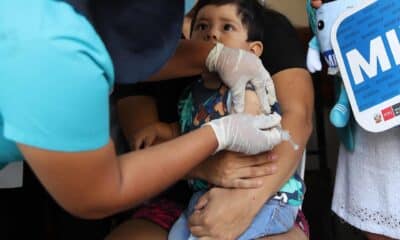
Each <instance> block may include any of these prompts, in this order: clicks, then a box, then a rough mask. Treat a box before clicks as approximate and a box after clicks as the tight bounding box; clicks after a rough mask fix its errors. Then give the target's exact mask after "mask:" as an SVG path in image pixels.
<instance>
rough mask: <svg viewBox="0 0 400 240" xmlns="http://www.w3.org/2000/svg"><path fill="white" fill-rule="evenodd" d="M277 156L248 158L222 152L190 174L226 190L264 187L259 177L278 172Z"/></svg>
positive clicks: (265, 155)
mask: <svg viewBox="0 0 400 240" xmlns="http://www.w3.org/2000/svg"><path fill="white" fill-rule="evenodd" d="M276 159H277V156H276V155H273V154H272V153H261V154H258V155H253V156H248V155H244V154H241V153H236V152H229V151H222V152H219V153H217V154H215V155H213V156H211V157H210V158H209V159H207V160H206V161H204V162H202V163H201V164H200V165H198V166H197V167H196V168H195V169H193V170H192V172H191V173H190V177H195V178H200V179H203V180H206V181H207V182H209V183H212V184H214V185H216V186H221V187H224V188H255V187H260V186H261V185H262V181H261V180H260V178H259V177H262V176H265V175H271V174H273V173H275V172H276V164H275V162H276Z"/></svg>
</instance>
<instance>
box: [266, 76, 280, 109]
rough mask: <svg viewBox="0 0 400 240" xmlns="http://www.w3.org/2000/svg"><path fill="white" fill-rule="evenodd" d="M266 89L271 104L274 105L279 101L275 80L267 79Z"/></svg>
mask: <svg viewBox="0 0 400 240" xmlns="http://www.w3.org/2000/svg"><path fill="white" fill-rule="evenodd" d="M265 89H266V92H267V95H268V101H269V105H270V106H273V105H274V104H275V103H277V102H278V100H277V98H276V91H275V85H274V82H273V81H272V78H270V79H268V80H267V82H266V84H265Z"/></svg>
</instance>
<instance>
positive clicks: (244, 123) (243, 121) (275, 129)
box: [203, 113, 282, 154]
mask: <svg viewBox="0 0 400 240" xmlns="http://www.w3.org/2000/svg"><path fill="white" fill-rule="evenodd" d="M280 122H281V117H280V116H279V114H277V113H273V114H269V115H263V114H261V115H257V116H253V115H250V114H246V113H236V114H231V115H228V116H225V117H222V118H219V119H214V120H212V121H211V122H208V123H206V124H204V125H203V126H207V125H208V126H211V128H212V129H213V131H214V134H215V136H216V138H217V141H218V148H217V150H216V152H218V151H220V150H230V151H234V152H241V153H246V154H258V153H262V152H266V151H269V150H271V149H272V148H273V147H275V146H276V145H277V144H279V143H280V142H281V141H282V135H281V131H280V129H279V127H280Z"/></svg>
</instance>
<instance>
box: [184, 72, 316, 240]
mask: <svg viewBox="0 0 400 240" xmlns="http://www.w3.org/2000/svg"><path fill="white" fill-rule="evenodd" d="M273 80H274V83H275V87H276V93H277V98H278V102H279V104H280V106H281V110H282V128H283V129H286V130H288V131H289V132H290V134H291V136H292V139H293V140H294V141H295V142H296V143H297V144H298V145H299V146H300V148H299V150H297V151H295V150H294V149H293V147H292V145H291V144H289V143H288V142H282V143H281V144H279V145H278V146H276V147H275V148H274V150H273V154H275V155H277V156H278V161H277V162H276V165H277V169H278V172H277V173H275V174H273V175H268V176H264V177H261V178H260V179H261V180H262V181H263V187H261V188H255V189H233V190H224V189H217V190H215V191H210V192H211V193H209V194H206V195H205V198H204V199H203V203H204V206H205V207H204V209H203V210H201V211H197V212H195V214H193V215H192V217H191V220H190V222H191V226H192V229H191V230H192V232H193V233H194V234H197V235H199V236H202V235H204V234H210V235H211V236H213V234H215V236H221V235H224V236H225V234H232V233H233V237H235V236H238V235H239V234H240V233H242V232H243V231H244V230H245V229H246V228H247V226H248V224H250V222H251V220H252V219H253V217H254V216H255V215H256V213H257V212H258V211H259V209H260V208H261V207H262V206H263V204H264V203H265V201H266V200H267V199H268V198H269V197H270V196H272V195H273V194H274V193H275V192H277V191H278V190H279V189H280V187H281V186H282V185H283V184H284V183H285V182H286V181H287V180H288V179H289V178H290V177H291V176H292V175H293V173H294V171H295V170H296V168H297V165H298V163H299V161H300V159H301V155H302V153H303V150H304V148H305V146H306V143H307V140H308V138H309V136H310V134H311V131H312V112H313V88H312V83H311V77H310V75H309V74H308V72H307V71H306V70H305V69H300V68H292V69H287V70H283V71H281V72H279V73H277V74H275V75H273ZM266 158H267V156H266ZM225 199H230V201H229V202H231V204H226V202H225V201H224V200H225ZM219 201H221V202H219ZM214 202H215V204H214ZM249 202H250V203H251V204H249ZM231 205H232V206H248V207H247V208H245V209H244V208H241V207H232V206H231ZM220 216H224V218H221V217H220Z"/></svg>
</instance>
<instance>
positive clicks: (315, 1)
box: [311, 0, 322, 8]
mask: <svg viewBox="0 0 400 240" xmlns="http://www.w3.org/2000/svg"><path fill="white" fill-rule="evenodd" d="M321 5H322V0H311V6H312V7H313V8H319V7H321Z"/></svg>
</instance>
